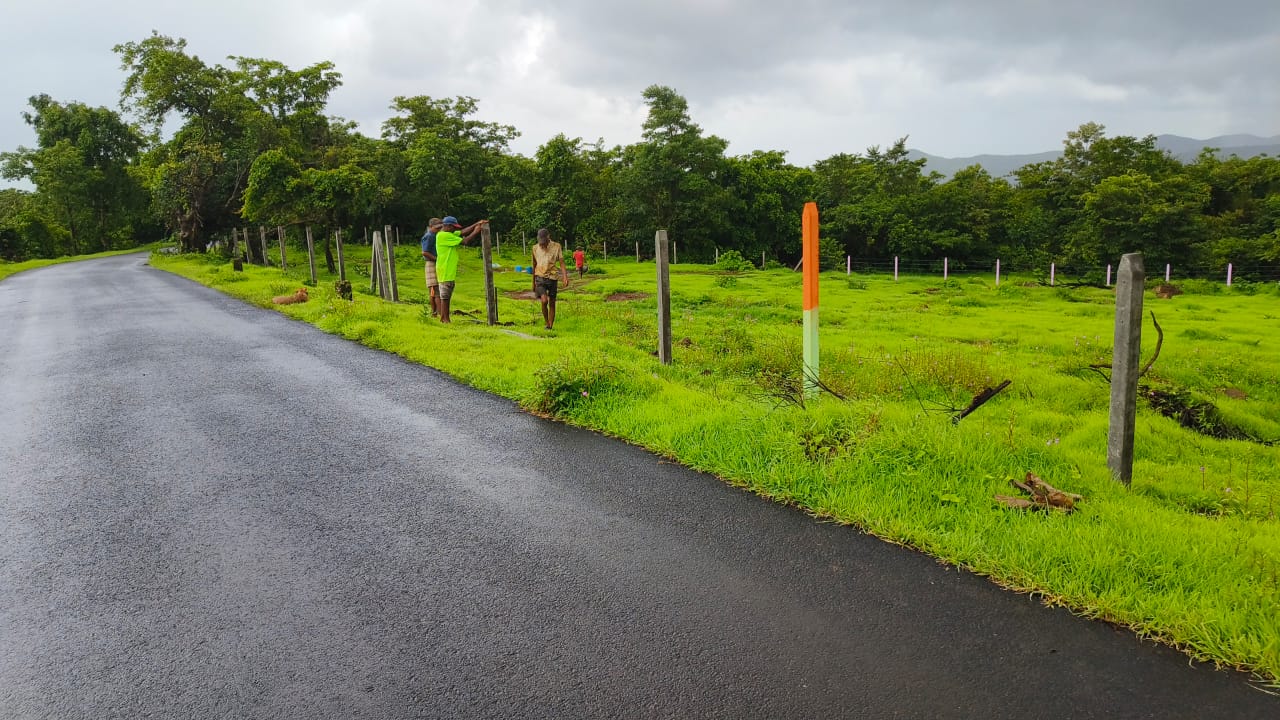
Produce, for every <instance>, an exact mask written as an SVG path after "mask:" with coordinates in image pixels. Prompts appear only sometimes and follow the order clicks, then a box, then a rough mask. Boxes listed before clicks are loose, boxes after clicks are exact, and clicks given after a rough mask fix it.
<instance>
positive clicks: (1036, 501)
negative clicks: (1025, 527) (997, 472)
mask: <svg viewBox="0 0 1280 720" xmlns="http://www.w3.org/2000/svg"><path fill="white" fill-rule="evenodd" d="M1009 484H1010V485H1013V486H1014V487H1015V488H1017V489H1019V490H1021V491H1023V492H1024V493H1026V494H1027V495H1030V496H1031V497H1030V498H1029V499H1028V498H1020V497H1009V496H1008V495H996V496H995V498H994V499H995V501H996V502H998V503H1000V504H1002V505H1007V506H1009V507H1011V508H1015V509H1018V510H1044V511H1048V510H1061V511H1063V512H1071V511H1072V510H1075V507H1076V503H1077V502H1080V501H1081V500H1084V497H1083V496H1081V495H1076V494H1075V493H1069V492H1064V491H1062V490H1059V489H1058V488H1056V487H1054V486H1052V485H1050V484H1049V483H1047V482H1045V481H1044V480H1043V479H1041V478H1040V477H1039V476H1038V475H1036V474H1035V473H1030V472H1029V473H1027V477H1026V479H1025V480H1024V481H1023V482H1019V481H1017V480H1010V481H1009Z"/></svg>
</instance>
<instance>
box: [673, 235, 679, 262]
mask: <svg viewBox="0 0 1280 720" xmlns="http://www.w3.org/2000/svg"><path fill="white" fill-rule="evenodd" d="M671 264H672V265H679V264H680V243H678V242H676V241H675V240H672V241H671Z"/></svg>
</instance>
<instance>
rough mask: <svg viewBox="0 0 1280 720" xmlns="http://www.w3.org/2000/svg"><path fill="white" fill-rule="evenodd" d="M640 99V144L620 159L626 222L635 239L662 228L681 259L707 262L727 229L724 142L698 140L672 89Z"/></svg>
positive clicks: (657, 88)
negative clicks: (643, 112) (679, 248)
mask: <svg viewBox="0 0 1280 720" xmlns="http://www.w3.org/2000/svg"><path fill="white" fill-rule="evenodd" d="M643 96H644V100H645V104H647V105H648V106H649V114H648V117H647V118H646V120H645V122H644V126H643V127H644V132H643V140H642V142H640V143H637V144H635V145H632V146H629V147H628V148H627V149H626V150H625V151H624V154H623V165H624V167H625V168H626V170H625V172H624V176H623V190H624V192H625V193H627V196H628V198H629V200H630V202H629V207H628V216H629V217H628V221H629V222H630V223H631V226H632V228H633V232H634V233H635V234H636V236H637V238H639V236H651V234H652V232H653V230H655V229H659V228H666V229H668V230H671V233H672V234H671V237H672V238H673V239H678V241H679V242H681V243H682V245H683V247H685V248H686V253H687V254H686V257H694V258H698V257H701V258H707V259H709V258H710V257H711V256H712V255H713V254H714V251H715V247H716V241H717V240H718V239H721V238H728V237H729V235H730V228H731V227H732V222H731V218H730V211H731V208H732V201H733V198H732V194H731V193H730V192H729V191H728V190H727V189H726V187H725V186H724V183H723V180H724V177H723V176H724V172H725V170H726V169H727V168H726V162H725V158H724V151H725V149H726V148H727V147H728V143H727V142H726V141H724V140H722V139H721V138H718V137H716V136H714V135H710V136H706V137H704V136H703V135H702V128H700V127H699V126H698V125H697V124H695V123H694V122H693V121H692V119H690V117H689V104H688V102H687V101H686V100H685V99H684V98H683V97H682V96H680V95H679V94H678V93H676V91H675V90H672V89H671V88H669V87H665V86H661V85H651V86H649V87H648V88H646V89H645V91H644V94H643Z"/></svg>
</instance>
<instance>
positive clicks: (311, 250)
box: [307, 225, 316, 285]
mask: <svg viewBox="0 0 1280 720" xmlns="http://www.w3.org/2000/svg"><path fill="white" fill-rule="evenodd" d="M307 263H308V264H309V265H310V267H311V284H312V285H315V284H316V241H315V240H313V239H312V238H311V226H310V225H308V226H307Z"/></svg>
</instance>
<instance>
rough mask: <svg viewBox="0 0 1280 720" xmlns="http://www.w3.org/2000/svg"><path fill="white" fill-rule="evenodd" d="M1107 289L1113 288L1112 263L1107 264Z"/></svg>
mask: <svg viewBox="0 0 1280 720" xmlns="http://www.w3.org/2000/svg"><path fill="white" fill-rule="evenodd" d="M1107 287H1111V263H1107Z"/></svg>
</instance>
